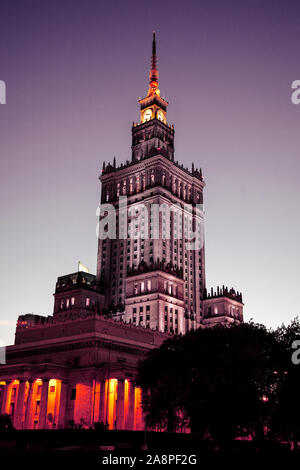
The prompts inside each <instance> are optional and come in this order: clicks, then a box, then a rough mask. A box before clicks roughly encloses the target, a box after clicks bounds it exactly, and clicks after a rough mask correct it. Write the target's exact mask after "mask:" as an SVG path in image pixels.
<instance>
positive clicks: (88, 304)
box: [85, 297, 90, 307]
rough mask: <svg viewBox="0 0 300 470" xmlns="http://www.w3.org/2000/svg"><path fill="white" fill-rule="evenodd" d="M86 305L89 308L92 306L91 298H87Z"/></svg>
mask: <svg viewBox="0 0 300 470" xmlns="http://www.w3.org/2000/svg"><path fill="white" fill-rule="evenodd" d="M85 305H86V307H89V306H90V299H89V297H87V298H86V299H85Z"/></svg>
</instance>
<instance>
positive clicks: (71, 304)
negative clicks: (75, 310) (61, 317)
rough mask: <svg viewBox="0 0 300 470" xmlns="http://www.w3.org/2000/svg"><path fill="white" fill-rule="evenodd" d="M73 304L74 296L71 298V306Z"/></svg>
mask: <svg viewBox="0 0 300 470" xmlns="http://www.w3.org/2000/svg"><path fill="white" fill-rule="evenodd" d="M74 304H75V297H72V298H71V305H72V306H73V305H74Z"/></svg>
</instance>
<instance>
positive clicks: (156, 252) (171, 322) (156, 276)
mask: <svg viewBox="0 0 300 470" xmlns="http://www.w3.org/2000/svg"><path fill="white" fill-rule="evenodd" d="M139 105H140V121H139V122H137V123H135V122H134V123H133V127H132V157H131V161H127V162H125V163H124V164H121V165H120V166H118V167H117V165H116V161H115V159H114V161H113V163H112V164H110V163H109V164H107V165H106V164H105V163H104V164H103V170H102V174H101V176H100V180H101V185H102V190H101V205H104V204H107V203H109V204H112V205H113V206H114V207H115V210H116V236H115V237H107V238H105V239H103V238H104V237H102V239H99V245H98V262H97V277H98V280H101V281H103V282H104V285H105V292H106V295H105V307H106V309H107V311H109V312H112V313H113V314H116V315H119V316H120V317H122V319H123V320H125V321H126V322H132V323H133V324H136V325H142V326H144V327H149V328H152V329H158V330H159V331H163V332H169V333H174V334H177V333H185V332H186V331H188V330H190V329H195V328H197V327H199V326H200V324H201V322H202V301H203V297H204V292H205V259H204V242H203V211H202V204H203V188H204V186H205V184H204V181H203V179H202V173H201V170H198V169H195V167H194V165H193V166H192V169H191V170H188V169H187V168H184V166H183V165H181V164H179V163H178V162H177V161H174V135H175V131H174V126H173V125H169V124H168V122H167V107H168V102H167V101H166V100H165V99H163V98H162V97H161V96H160V91H159V89H158V67H157V55H156V38H155V33H153V41H152V57H151V67H150V74H149V88H148V93H147V96H145V98H142V99H140V100H139ZM121 196H122V197H123V198H124V197H126V198H127V208H123V207H120V203H119V198H120V197H121ZM100 217H101V216H100ZM190 232H195V233H198V235H200V232H201V244H200V245H199V246H197V247H196V248H195V247H191V246H190V245H189V243H188V241H189V240H191V239H192V238H193V237H191V236H190ZM120 233H122V235H121V236H120Z"/></svg>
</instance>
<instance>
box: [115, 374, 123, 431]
mask: <svg viewBox="0 0 300 470" xmlns="http://www.w3.org/2000/svg"><path fill="white" fill-rule="evenodd" d="M124 387H125V381H124V379H118V389H117V410H116V421H117V429H125V414H124Z"/></svg>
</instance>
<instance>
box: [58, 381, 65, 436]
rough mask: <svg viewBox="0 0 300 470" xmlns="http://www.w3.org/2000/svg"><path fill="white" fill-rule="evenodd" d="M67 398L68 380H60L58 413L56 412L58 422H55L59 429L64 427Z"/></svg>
mask: <svg viewBox="0 0 300 470" xmlns="http://www.w3.org/2000/svg"><path fill="white" fill-rule="evenodd" d="M67 399H68V382H67V381H66V380H62V381H61V388H60V402H59V414H58V423H57V426H58V428H59V429H61V428H63V429H64V428H66V423H65V416H66V409H67Z"/></svg>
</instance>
